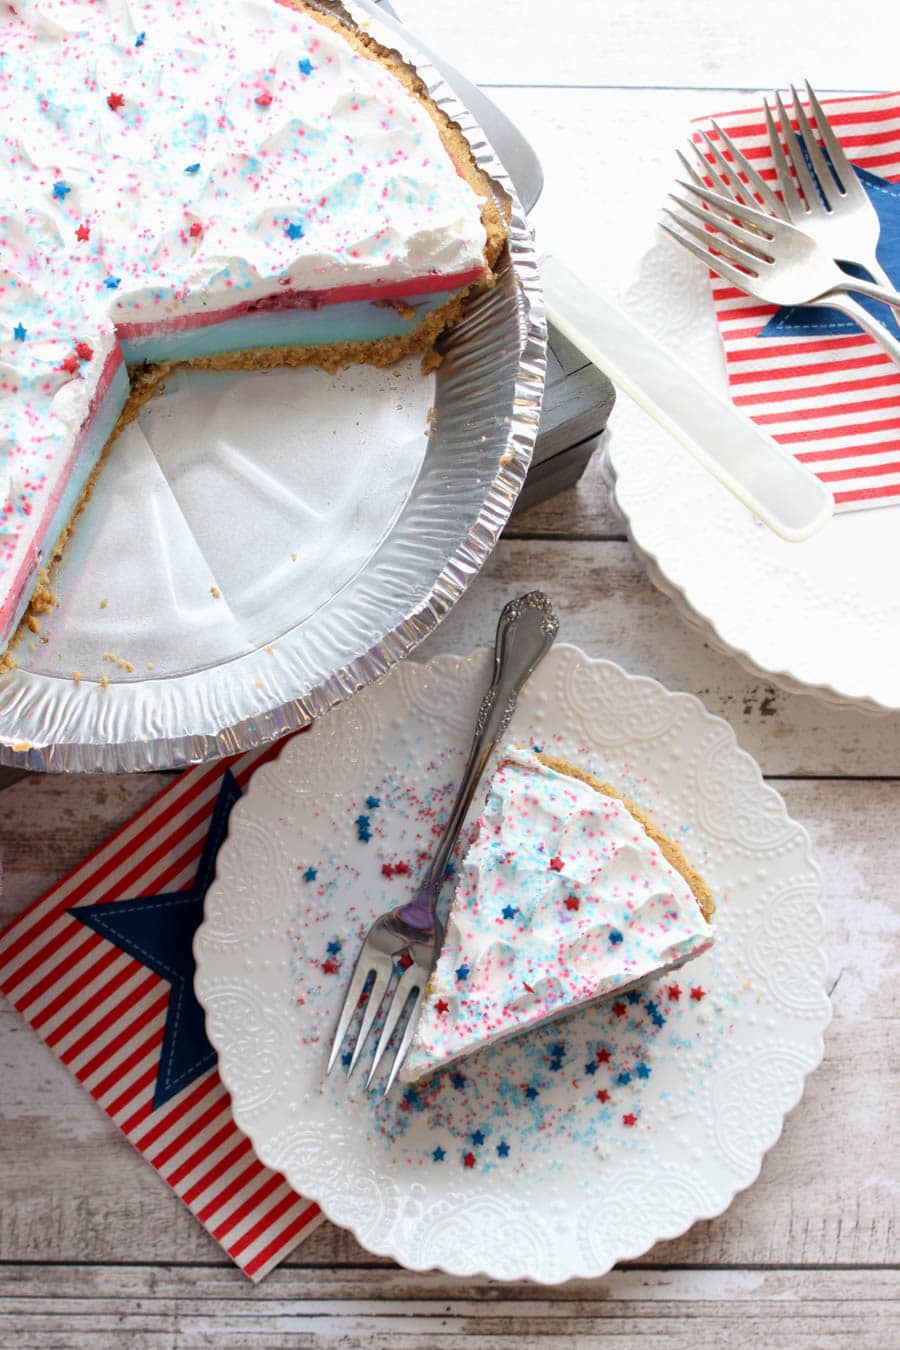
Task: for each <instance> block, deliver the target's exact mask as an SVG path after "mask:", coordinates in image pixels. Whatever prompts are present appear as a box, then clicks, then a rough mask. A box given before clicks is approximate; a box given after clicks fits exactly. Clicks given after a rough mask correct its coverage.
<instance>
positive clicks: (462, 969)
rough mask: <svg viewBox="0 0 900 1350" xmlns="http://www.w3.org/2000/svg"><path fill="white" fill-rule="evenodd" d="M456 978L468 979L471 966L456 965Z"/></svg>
mask: <svg viewBox="0 0 900 1350" xmlns="http://www.w3.org/2000/svg"><path fill="white" fill-rule="evenodd" d="M456 978H457V979H458V980H467V979H468V978H469V967H468V966H457V967H456Z"/></svg>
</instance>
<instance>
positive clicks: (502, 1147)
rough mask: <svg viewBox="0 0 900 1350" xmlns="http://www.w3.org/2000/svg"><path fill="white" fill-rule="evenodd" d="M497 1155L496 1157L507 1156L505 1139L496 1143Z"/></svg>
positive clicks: (507, 1150) (507, 1149)
mask: <svg viewBox="0 0 900 1350" xmlns="http://www.w3.org/2000/svg"><path fill="white" fill-rule="evenodd" d="M497 1157H498V1158H508V1157H509V1144H508V1143H507V1142H506V1140H505V1139H501V1140H500V1143H499V1144H498V1145H497Z"/></svg>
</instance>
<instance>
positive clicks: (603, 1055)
mask: <svg viewBox="0 0 900 1350" xmlns="http://www.w3.org/2000/svg"><path fill="white" fill-rule="evenodd" d="M597 1063H598V1064H608V1063H609V1051H608V1050H607V1048H606V1046H605V1045H604V1046H603V1048H602V1049H601V1050H598V1051H597Z"/></svg>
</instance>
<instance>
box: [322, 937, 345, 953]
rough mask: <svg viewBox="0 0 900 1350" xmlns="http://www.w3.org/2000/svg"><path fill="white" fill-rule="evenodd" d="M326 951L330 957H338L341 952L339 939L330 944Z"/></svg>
mask: <svg viewBox="0 0 900 1350" xmlns="http://www.w3.org/2000/svg"><path fill="white" fill-rule="evenodd" d="M325 950H326V952H327V953H328V955H329V956H337V954H338V952H339V951H340V950H341V944H340V943H339V942H338V940H337V938H335V939H334V941H333V942H329V944H328V946H327V947H326V948H325Z"/></svg>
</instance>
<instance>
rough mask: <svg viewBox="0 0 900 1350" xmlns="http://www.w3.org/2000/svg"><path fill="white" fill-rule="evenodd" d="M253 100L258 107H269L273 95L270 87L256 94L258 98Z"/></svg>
mask: <svg viewBox="0 0 900 1350" xmlns="http://www.w3.org/2000/svg"><path fill="white" fill-rule="evenodd" d="M253 101H254V103H255V104H256V106H257V107H258V108H268V106H269V104H270V103H271V102H272V95H271V94H270V93H269V91H268V89H264V90H263V91H262V93H261V94H257V95H256V98H255V99H254V100H253Z"/></svg>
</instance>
